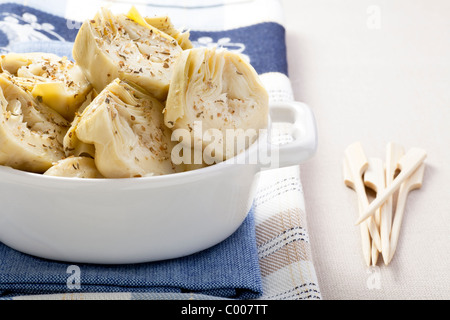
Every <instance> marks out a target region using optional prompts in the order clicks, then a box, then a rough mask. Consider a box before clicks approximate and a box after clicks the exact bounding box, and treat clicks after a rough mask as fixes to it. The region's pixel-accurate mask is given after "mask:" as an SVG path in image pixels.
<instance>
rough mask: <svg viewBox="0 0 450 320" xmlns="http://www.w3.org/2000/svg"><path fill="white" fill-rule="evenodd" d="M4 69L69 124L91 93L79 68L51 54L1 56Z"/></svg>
mask: <svg viewBox="0 0 450 320" xmlns="http://www.w3.org/2000/svg"><path fill="white" fill-rule="evenodd" d="M1 68H2V70H3V71H4V72H7V73H9V74H10V75H12V76H13V80H14V82H15V83H16V84H18V85H20V86H22V87H23V88H24V89H25V90H27V91H29V92H30V93H31V94H32V95H33V97H35V98H37V99H39V100H41V101H42V102H44V103H45V104H46V105H47V106H49V107H50V108H52V109H53V110H55V111H57V112H58V113H59V114H60V115H62V116H63V117H64V118H65V119H66V120H69V121H71V120H72V119H73V117H74V114H75V112H76V111H77V109H78V108H79V107H80V105H81V104H82V103H83V101H84V100H85V99H86V95H87V94H88V93H89V92H90V91H91V89H92V86H91V84H90V83H89V82H88V81H87V79H86V77H85V76H84V73H83V71H82V70H81V68H80V67H78V66H77V65H75V64H74V63H73V62H72V61H70V60H68V59H67V58H66V57H62V58H61V57H58V56H56V55H54V54H50V53H40V52H36V53H20V54H18V53H10V54H7V55H5V56H2V58H1Z"/></svg>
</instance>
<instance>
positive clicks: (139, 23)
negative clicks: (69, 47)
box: [73, 8, 183, 100]
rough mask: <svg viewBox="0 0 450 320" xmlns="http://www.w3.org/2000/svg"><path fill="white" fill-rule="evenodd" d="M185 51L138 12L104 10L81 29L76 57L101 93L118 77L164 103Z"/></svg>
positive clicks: (76, 46) (75, 47)
mask: <svg viewBox="0 0 450 320" xmlns="http://www.w3.org/2000/svg"><path fill="white" fill-rule="evenodd" d="M130 17H132V18H130ZM182 51H183V49H182V48H181V46H180V45H179V44H178V42H177V40H176V39H174V38H173V37H171V36H169V35H168V34H166V33H164V32H162V31H161V30H159V29H157V28H155V27H153V26H151V25H150V24H148V23H146V22H145V20H144V19H143V18H142V17H141V16H140V15H139V14H138V13H137V11H135V12H134V14H133V15H130V14H129V15H128V16H127V15H125V14H117V15H116V14H113V13H112V12H111V11H110V10H108V9H106V8H102V9H101V10H100V11H99V12H98V13H97V14H96V16H95V18H94V19H92V20H88V21H85V22H84V23H83V25H82V26H81V28H80V31H79V32H78V35H77V38H76V39H75V44H74V48H73V56H74V59H75V61H76V62H77V64H78V65H80V66H81V68H82V69H83V71H84V73H85V74H86V77H87V78H88V80H89V81H90V82H91V83H92V85H93V86H94V88H95V89H96V90H97V91H98V92H100V91H101V90H103V89H104V88H105V87H106V86H107V85H108V84H109V83H110V82H111V81H113V80H114V79H116V78H119V79H121V80H125V81H127V82H132V83H135V84H137V85H138V86H140V87H142V88H143V89H145V90H146V91H148V92H149V93H151V94H152V95H153V96H155V97H156V98H158V99H160V100H165V98H166V97H167V92H168V89H169V83H170V78H171V74H172V69H173V65H174V62H175V60H176V58H177V57H178V56H179V54H180V53H181V52H182Z"/></svg>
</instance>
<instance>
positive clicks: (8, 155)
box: [0, 74, 70, 173]
mask: <svg viewBox="0 0 450 320" xmlns="http://www.w3.org/2000/svg"><path fill="white" fill-rule="evenodd" d="M0 104H1V110H0V165H4V166H9V167H12V168H15V169H18V170H23V171H29V172H35V173H43V172H45V171H46V170H47V169H48V168H50V167H51V166H52V163H54V162H56V161H59V160H61V159H62V158H64V152H63V145H62V143H63V138H64V135H65V134H66V132H67V128H68V127H69V126H70V123H69V122H68V121H67V120H66V119H64V118H63V117H62V116H61V115H59V113H57V112H56V111H54V110H53V109H51V108H49V107H47V106H46V105H45V104H43V103H41V102H39V101H38V100H37V99H34V98H33V96H32V95H31V93H29V92H26V91H24V90H23V89H22V88H21V87H19V86H17V85H15V84H14V83H13V82H12V81H11V79H10V77H9V76H8V75H6V74H0Z"/></svg>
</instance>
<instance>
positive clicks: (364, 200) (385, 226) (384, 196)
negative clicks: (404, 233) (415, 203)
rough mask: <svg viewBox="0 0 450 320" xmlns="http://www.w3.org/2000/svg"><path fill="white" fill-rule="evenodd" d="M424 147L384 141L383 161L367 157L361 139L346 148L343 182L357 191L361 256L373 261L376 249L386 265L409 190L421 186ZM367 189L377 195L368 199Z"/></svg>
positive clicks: (389, 258) (399, 225)
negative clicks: (407, 146)
mask: <svg viewBox="0 0 450 320" xmlns="http://www.w3.org/2000/svg"><path fill="white" fill-rule="evenodd" d="M426 157H427V154H426V152H425V151H424V150H422V149H418V148H412V149H410V150H409V151H408V152H407V153H405V152H404V149H403V147H402V146H401V145H399V144H396V143H392V142H391V143H389V144H388V145H387V152H386V162H385V163H383V161H382V160H381V159H378V158H367V157H366V155H365V153H364V150H363V148H362V146H361V143H360V142H356V143H354V144H352V145H350V146H349V147H348V148H347V149H346V150H345V158H344V165H343V169H344V182H345V185H346V186H347V187H349V188H352V189H353V190H354V191H355V192H356V195H357V199H358V208H359V218H358V220H357V222H356V225H359V227H360V231H361V240H362V247H363V248H362V249H363V255H364V260H365V262H366V264H367V265H368V266H370V265H373V266H374V265H376V264H377V261H378V255H379V253H381V254H382V256H383V260H384V263H385V264H386V265H388V264H389V263H390V262H391V260H392V258H393V256H394V253H395V250H396V248H397V242H398V238H399V234H400V228H401V224H402V219H403V214H404V211H405V205H406V201H407V198H408V194H409V192H410V191H412V190H414V189H418V188H420V187H421V186H422V181H423V175H424V171H425V162H424V161H425V159H426ZM367 189H369V190H372V191H373V192H374V193H375V194H376V196H375V199H373V200H372V201H369V197H368V193H367Z"/></svg>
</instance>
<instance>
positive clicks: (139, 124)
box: [75, 79, 181, 178]
mask: <svg viewBox="0 0 450 320" xmlns="http://www.w3.org/2000/svg"><path fill="white" fill-rule="evenodd" d="M162 110H163V105H162V104H161V103H160V102H159V101H158V100H157V99H156V98H154V97H152V96H150V95H148V94H147V93H144V91H141V90H140V89H138V88H137V87H135V86H131V85H129V84H127V83H125V82H123V81H121V80H119V79H116V80H115V81H113V82H112V83H110V84H109V85H108V86H107V87H106V88H105V89H104V90H103V91H102V92H101V93H100V94H99V95H98V96H97V97H96V98H95V99H94V101H93V102H92V103H91V104H90V105H89V106H88V107H87V108H86V109H85V110H84V112H83V113H82V114H81V119H80V121H79V123H78V125H77V128H76V131H75V132H76V135H77V138H78V139H79V140H80V141H83V142H84V143H87V144H93V145H94V146H95V157H94V158H95V163H96V166H97V168H98V170H99V171H100V172H101V174H102V175H103V176H104V177H106V178H133V177H145V176H152V175H165V174H171V173H176V172H178V171H181V170H180V169H181V168H179V167H177V166H175V165H174V164H173V163H172V161H171V150H172V148H173V147H174V142H172V141H171V131H170V130H169V129H168V128H167V127H165V126H164V118H163V114H162Z"/></svg>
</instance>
